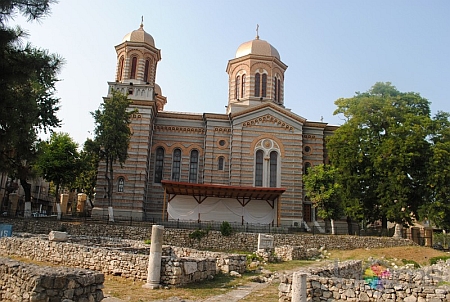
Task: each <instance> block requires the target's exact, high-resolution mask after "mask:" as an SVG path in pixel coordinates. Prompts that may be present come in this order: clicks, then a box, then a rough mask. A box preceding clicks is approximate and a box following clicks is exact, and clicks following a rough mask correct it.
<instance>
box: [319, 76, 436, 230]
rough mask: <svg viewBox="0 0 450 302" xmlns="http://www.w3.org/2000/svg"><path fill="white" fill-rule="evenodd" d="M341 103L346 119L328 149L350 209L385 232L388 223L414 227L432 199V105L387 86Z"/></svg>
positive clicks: (419, 97)
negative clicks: (429, 168)
mask: <svg viewBox="0 0 450 302" xmlns="http://www.w3.org/2000/svg"><path fill="white" fill-rule="evenodd" d="M335 104H336V105H337V107H338V108H337V109H336V111H335V113H334V114H343V115H344V117H345V118H346V121H345V123H344V124H343V125H342V126H341V127H340V128H339V129H338V130H336V131H335V133H334V135H333V136H331V137H330V138H329V140H328V145H327V147H328V149H329V156H330V159H331V162H332V163H333V165H334V166H335V167H336V168H337V169H338V171H339V182H340V183H341V185H342V187H343V196H344V197H345V199H346V200H347V206H348V207H350V209H349V211H350V212H353V215H354V216H356V218H360V219H363V220H367V221H369V222H374V221H376V220H382V222H383V228H386V226H387V220H389V221H392V222H396V223H397V224H399V225H400V226H401V225H407V224H411V223H412V218H414V217H417V215H418V210H419V208H420V207H421V205H423V204H424V203H425V201H426V200H427V199H428V196H429V190H428V188H427V183H426V182H427V172H428V171H427V162H428V158H429V157H430V156H431V148H430V142H429V141H428V139H427V138H428V135H429V134H430V129H431V125H432V121H431V118H430V107H429V102H428V101H427V100H426V99H424V98H423V97H421V96H420V95H419V94H418V93H414V92H407V93H402V92H399V91H398V90H397V89H396V88H395V87H394V86H392V85H391V83H389V82H387V83H376V84H375V85H374V86H373V87H372V88H371V89H370V90H369V91H367V92H365V93H356V95H355V96H354V97H352V98H341V99H338V100H337V101H336V102H335Z"/></svg>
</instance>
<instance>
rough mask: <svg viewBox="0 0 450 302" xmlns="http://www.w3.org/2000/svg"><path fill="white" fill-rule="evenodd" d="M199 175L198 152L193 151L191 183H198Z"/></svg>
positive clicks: (190, 168)
mask: <svg viewBox="0 0 450 302" xmlns="http://www.w3.org/2000/svg"><path fill="white" fill-rule="evenodd" d="M197 175H198V151H197V150H192V151H191V159H190V162H189V182H192V183H197Z"/></svg>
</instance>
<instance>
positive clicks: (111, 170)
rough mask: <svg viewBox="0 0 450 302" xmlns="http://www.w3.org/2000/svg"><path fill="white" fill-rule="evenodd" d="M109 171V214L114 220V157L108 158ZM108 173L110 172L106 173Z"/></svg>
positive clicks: (110, 219) (110, 218)
mask: <svg viewBox="0 0 450 302" xmlns="http://www.w3.org/2000/svg"><path fill="white" fill-rule="evenodd" d="M107 167H108V168H107V170H109V171H107V172H109V177H108V178H107V179H108V216H109V221H111V222H114V211H113V202H112V191H113V179H114V171H113V160H112V158H108V163H107ZM106 174H108V173H106Z"/></svg>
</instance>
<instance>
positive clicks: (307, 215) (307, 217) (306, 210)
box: [303, 204, 312, 222]
mask: <svg viewBox="0 0 450 302" xmlns="http://www.w3.org/2000/svg"><path fill="white" fill-rule="evenodd" d="M303 220H304V221H306V222H311V221H312V219H311V204H303Z"/></svg>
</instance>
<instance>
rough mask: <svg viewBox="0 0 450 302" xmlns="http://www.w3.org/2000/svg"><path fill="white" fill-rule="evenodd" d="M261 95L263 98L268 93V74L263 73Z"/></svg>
mask: <svg viewBox="0 0 450 302" xmlns="http://www.w3.org/2000/svg"><path fill="white" fill-rule="evenodd" d="M261 86H262V87H261V96H262V97H263V98H265V97H266V93H267V89H266V88H267V74H265V73H263V75H262V85H261Z"/></svg>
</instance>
